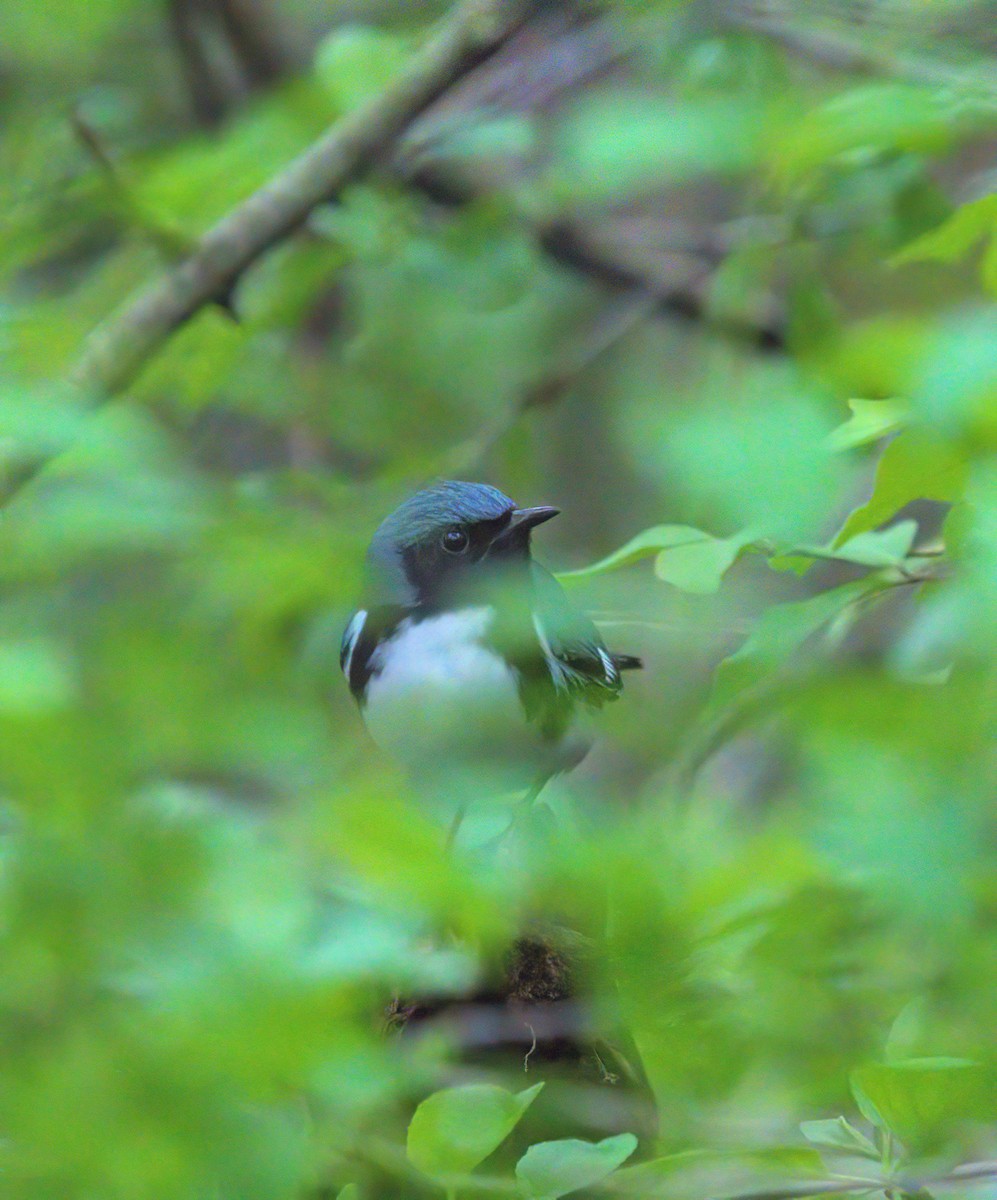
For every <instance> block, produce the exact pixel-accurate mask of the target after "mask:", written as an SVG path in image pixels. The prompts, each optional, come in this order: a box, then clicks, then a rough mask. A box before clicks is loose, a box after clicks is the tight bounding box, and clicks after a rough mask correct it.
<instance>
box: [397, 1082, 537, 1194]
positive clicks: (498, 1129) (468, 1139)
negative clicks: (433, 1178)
mask: <svg viewBox="0 0 997 1200" xmlns="http://www.w3.org/2000/svg"><path fill="white" fill-rule="evenodd" d="M542 1087H543V1084H542V1083H538V1084H536V1085H535V1086H534V1087H531V1088H527V1089H526V1091H524V1092H519V1093H518V1094H514V1093H512V1092H508V1091H506V1090H505V1088H500V1087H493V1086H491V1085H488V1084H472V1085H469V1086H468V1087H456V1088H447V1089H445V1090H444V1091H440V1092H434V1093H433V1095H431V1096H427V1098H426V1099H425V1100H423V1102H422V1103H421V1104H420V1105H419V1107H418V1108H417V1109H416V1110H415V1114H414V1115H413V1117H412V1120H411V1122H410V1124H409V1127H408V1138H407V1141H406V1150H407V1152H408V1157H409V1160H410V1161H411V1162H412V1164H413V1165H414V1166H416V1167H418V1168H419V1170H420V1171H423V1172H425V1174H427V1175H449V1174H466V1173H467V1172H468V1171H473V1170H474V1168H475V1167H476V1166H477V1165H478V1164H479V1163H480V1162H482V1161H483V1160H484V1159H486V1158H487V1157H488V1155H489V1154H491V1153H492V1151H493V1150H495V1149H497V1148H498V1147H499V1146H500V1145H501V1144H502V1142H504V1141H505V1139H506V1138H507V1137H508V1136H509V1134H510V1133H511V1132H512V1131H513V1129H515V1127H516V1125H517V1124H518V1123H519V1120H520V1118H521V1117H522V1116H523V1114H524V1113H525V1112H526V1110H527V1109H528V1108H529V1107H530V1105H531V1104H532V1103H533V1101H534V1100H535V1099H536V1097H537V1096H538V1095H539V1093H540V1090H541V1088H542Z"/></svg>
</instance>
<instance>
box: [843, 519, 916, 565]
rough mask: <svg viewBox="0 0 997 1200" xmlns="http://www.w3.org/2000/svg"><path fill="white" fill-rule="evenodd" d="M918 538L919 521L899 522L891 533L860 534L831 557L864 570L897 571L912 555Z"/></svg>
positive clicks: (881, 531)
mask: <svg viewBox="0 0 997 1200" xmlns="http://www.w3.org/2000/svg"><path fill="white" fill-rule="evenodd" d="M915 537H917V522H916V521H898V522H897V523H896V525H891V526H890V527H889V529H883V530H880V531H878V532H877V531H875V530H867V531H866V532H865V533H857V534H856V535H855V536H854V537H851V538H849V539H848V541H847V542H845V543H844V544H843V545H841V546H839V547H838V548H837V549H836V550H833V551H832V552H831V554H830V555H829V556H828V557H833V558H838V559H842V560H844V561H845V562H852V563H857V564H858V565H859V566H862V567H893V566H897V565H898V564H899V563H901V562H903V560H904V559H905V558H906V557H907V555H908V554H910V551H911V547H912V546H913V545H914V538H915Z"/></svg>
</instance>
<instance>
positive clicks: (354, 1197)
mask: <svg viewBox="0 0 997 1200" xmlns="http://www.w3.org/2000/svg"><path fill="white" fill-rule="evenodd" d="M336 1200H360V1189H359V1188H358V1187H357V1185H356V1184H355V1183H348V1184H347V1185H346V1187H344V1188H340V1190H339V1193H338V1195H337V1196H336Z"/></svg>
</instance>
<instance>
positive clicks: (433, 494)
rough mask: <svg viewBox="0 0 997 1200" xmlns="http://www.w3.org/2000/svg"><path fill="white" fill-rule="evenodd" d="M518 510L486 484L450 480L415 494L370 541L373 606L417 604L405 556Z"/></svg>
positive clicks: (417, 589) (417, 594) (507, 499)
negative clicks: (456, 529) (454, 529)
mask: <svg viewBox="0 0 997 1200" xmlns="http://www.w3.org/2000/svg"><path fill="white" fill-rule="evenodd" d="M515 507H516V506H515V504H514V503H513V502H512V501H511V500H510V499H509V497H508V496H505V495H503V494H502V492H500V491H499V490H498V488H493V487H489V486H488V485H487V484H485V483H461V482H457V481H454V480H447V481H446V482H443V483H437V484H434V485H433V486H432V487H428V488H425V489H424V490H423V491H421V492H416V494H415V495H414V496H412V497H410V498H409V499H408V500H406V501H405V503H404V504H401V505H399V506H398V508H396V509H395V511H394V512H393V513H392V514H391V515H390V516H389V517H386V518H385V519H384V520H383V521H382V522H381V524H380V525H379V526H378V528H377V531H376V532H375V534H374V536H373V538H371V542H370V547H369V549H368V550H367V570H368V587H369V590H370V596H371V600H372V602H376V603H382V604H389V603H390V604H405V605H408V604H414V603H415V602H416V601H417V599H418V596H419V587H418V586H417V582H414V581H413V579H412V578H411V577H410V573H409V572H408V571H406V569H405V563H404V557H405V553H406V551H408V550H409V549H410V548H411V547H414V546H418V545H419V544H420V543H422V542H428V541H431V540H432V539H434V538H435V537H437V536H438V535H439V534H440V533H441V532H442V531H443V530H445V529H446V528H447V526H449V525H473V524H475V523H476V522H478V521H495V520H498V519H500V518H501V517H504V516H505V515H506V513H511V512H513V510H514V509H515Z"/></svg>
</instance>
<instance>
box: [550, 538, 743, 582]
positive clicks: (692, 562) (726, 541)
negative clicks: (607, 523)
mask: <svg viewBox="0 0 997 1200" xmlns="http://www.w3.org/2000/svg"><path fill="white" fill-rule="evenodd" d="M753 540H754V534H752V533H749V532H748V531H746V530H742V532H740V533H735V534H734V535H733V536H732V537H729V538H717V537H714V536H713V535H712V534H709V533H704V532H703V530H702V529H693V528H692V527H691V526H689V525H655V526H653V527H652V528H651V529H645V530H644V531H643V533H638V534H637V536H636V537H634V538H631V539H630V541H629V542H627V543H626V544H625V545H623V546H621V547H620V548H619V550H616V551H614V552H613V553H612V554H609V555H607V556H606V557H605V558H602V559H600V560H599V561H598V562H596V563H593V564H592V565H591V566H590V567H583V568H581V570H578V571H566V572H563V573H562V574H561V575H559V576H558V578H559V579H561V580H570V579H581V578H586V577H587V576H590V575H602V574H604V573H605V572H607V571H615V570H617V569H618V568H619V567H625V566H629V565H630V564H631V563H635V562H638V561H639V560H640V559H642V558H649V557H650V556H651V555H652V554H654V555H657V558H656V561H655V564H654V573H655V574H656V575H657V576H658V578H659V579H661V580H664V582H665V583H670V584H672V585H673V586H674V587H677V588H681V589H682V590H683V591H686V592H693V593H696V594H698V595H708V594H710V593H712V592H715V591H716V590H717V589H718V588H719V586H720V582H721V580H722V579H723V577H724V574H725V573H726V572H727V570H728V568H729V567H730V566H731V565H732V564H733V563H734V561H735V560H736V559H737V557H738V556H739V555H740V554H741V553H742V551H744V550H745V549H746V548H747V547H749V546H750V545H751V544H752V542H753Z"/></svg>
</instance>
